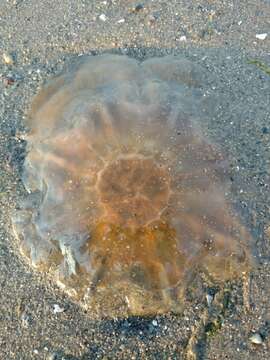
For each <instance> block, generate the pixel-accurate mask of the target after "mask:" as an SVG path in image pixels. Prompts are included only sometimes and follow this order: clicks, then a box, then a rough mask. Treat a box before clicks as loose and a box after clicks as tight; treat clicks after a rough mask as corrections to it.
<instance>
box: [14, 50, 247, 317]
mask: <svg viewBox="0 0 270 360" xmlns="http://www.w3.org/2000/svg"><path fill="white" fill-rule="evenodd" d="M201 75H202V73H201V70H200V69H199V68H198V67H196V66H195V65H194V64H193V63H192V62H190V61H188V60H186V59H183V58H179V57H172V56H168V57H164V58H154V59H149V60H146V61H144V62H138V61H136V60H134V59H131V58H128V57H125V56H117V55H102V56H96V57H86V58H82V59H80V60H78V62H77V63H75V64H73V66H71V67H70V69H69V71H67V72H66V73H65V74H63V75H60V76H58V77H57V78H55V79H54V80H52V81H51V82H50V83H49V85H48V86H47V87H45V88H44V89H43V90H42V91H41V92H40V93H39V94H38V95H37V97H36V99H35V100H34V102H33V105H32V110H31V113H30V116H29V124H28V125H29V128H30V131H29V134H28V135H27V156H26V159H25V163H24V173H23V183H24V185H25V187H26V189H27V191H28V196H27V198H26V200H25V201H24V202H23V204H22V205H21V207H20V209H17V211H16V213H15V215H14V216H13V228H14V232H15V234H16V237H17V239H18V241H19V245H20V249H21V251H22V253H23V254H24V255H25V256H26V257H27V258H28V259H29V261H30V263H31V264H32V265H33V266H34V267H36V268H38V269H39V270H41V271H46V272H47V273H48V274H49V275H50V276H51V277H53V278H54V279H55V280H56V281H57V283H58V284H59V285H60V286H61V287H62V288H64V289H65V291H66V292H68V293H69V294H70V295H71V296H72V297H73V298H74V299H77V300H78V301H79V302H80V303H81V304H83V305H84V306H86V307H87V308H88V309H89V311H93V312H95V313H98V314H100V315H101V316H125V315H128V314H133V315H147V314H154V313H161V312H165V311H178V310H179V309H180V308H181V300H182V296H183V295H182V294H183V291H184V290H185V288H186V286H187V285H188V282H189V279H190V278H191V277H192V275H193V274H194V272H195V271H196V270H198V269H201V270H203V271H205V272H207V273H209V274H210V275H211V276H212V277H213V278H214V279H216V280H217V281H222V280H226V279H230V278H232V277H234V276H235V275H237V274H239V273H240V272H241V271H245V270H246V269H247V267H248V266H249V261H250V260H249V258H250V257H249V250H248V243H249V241H250V235H249V233H248V232H247V231H246V229H245V228H244V226H243V225H242V224H241V222H240V220H239V219H237V217H236V216H235V213H234V212H233V210H232V207H231V205H230V204H229V203H228V200H227V193H228V191H229V181H228V179H229V176H228V171H227V162H226V159H224V158H223V156H222V154H221V152H220V151H219V150H218V148H217V147H216V146H214V145H213V144H212V143H211V142H209V141H208V140H207V139H206V138H205V137H204V136H203V135H202V132H201V131H200V127H199V123H200V121H202V120H203V118H204V117H205V116H206V110H207V109H206V103H205V102H204V97H203V96H202V94H201V91H200V88H201V85H202V84H201V81H202V80H201V79H202V76H201Z"/></svg>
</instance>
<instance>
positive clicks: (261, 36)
mask: <svg viewBox="0 0 270 360" xmlns="http://www.w3.org/2000/svg"><path fill="white" fill-rule="evenodd" d="M266 37H267V33H264V34H256V39H259V40H265V39H266Z"/></svg>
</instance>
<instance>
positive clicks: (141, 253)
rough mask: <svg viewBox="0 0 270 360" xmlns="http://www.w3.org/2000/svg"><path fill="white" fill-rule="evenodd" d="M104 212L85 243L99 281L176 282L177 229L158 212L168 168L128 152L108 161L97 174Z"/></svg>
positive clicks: (164, 201)
mask: <svg viewBox="0 0 270 360" xmlns="http://www.w3.org/2000/svg"><path fill="white" fill-rule="evenodd" d="M98 192H99V197H100V201H101V203H102V205H103V207H104V210H105V215H104V217H103V218H102V220H101V221H99V222H98V223H97V224H96V226H95V228H94V231H93V232H92V236H91V241H90V242H89V243H88V248H89V253H90V254H92V255H93V254H94V256H93V259H94V260H93V265H94V267H96V268H98V267H99V264H100V268H102V269H103V270H102V271H101V272H100V275H99V276H98V280H97V282H98V283H99V285H102V284H104V286H106V284H108V282H109V283H111V284H112V283H113V282H114V281H115V280H116V281H117V280H120V281H122V280H124V281H128V282H130V281H132V282H133V283H137V284H138V285H140V286H143V287H145V288H147V289H164V288H170V287H173V286H175V285H176V284H177V283H178V282H179V280H180V278H181V276H182V272H183V268H184V257H183V256H182V255H181V253H180V252H179V251H178V249H177V241H176V240H177V239H176V232H175V230H174V229H173V228H172V227H171V226H170V225H169V223H168V222H167V221H166V220H165V219H163V218H162V213H163V211H164V210H165V209H166V207H167V205H168V200H169V196H170V181H169V176H168V170H167V169H166V168H164V167H162V166H160V165H159V164H157V163H155V162H154V161H153V160H152V159H148V158H140V157H127V158H121V159H118V160H116V161H115V162H112V163H110V164H109V165H107V167H106V168H105V169H104V170H103V171H102V172H101V173H100V175H99V180H98Z"/></svg>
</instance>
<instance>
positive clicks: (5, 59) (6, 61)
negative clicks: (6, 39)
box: [2, 53, 14, 65]
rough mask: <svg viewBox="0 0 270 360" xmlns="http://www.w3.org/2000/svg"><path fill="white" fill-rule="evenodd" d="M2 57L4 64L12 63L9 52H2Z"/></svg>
mask: <svg viewBox="0 0 270 360" xmlns="http://www.w3.org/2000/svg"><path fill="white" fill-rule="evenodd" d="M2 57H3V61H4V63H5V64H7V65H12V64H13V63H14V61H13V57H12V56H11V55H10V54H7V53H4V54H3V56H2Z"/></svg>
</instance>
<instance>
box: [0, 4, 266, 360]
mask: <svg viewBox="0 0 270 360" xmlns="http://www.w3.org/2000/svg"><path fill="white" fill-rule="evenodd" d="M269 18H270V4H269V1H239V2H226V3H225V2H222V1H198V2H197V1H196V2H195V1H193V2H190V1H170V3H169V4H168V3H167V2H163V1H161V0H158V1H155V2H152V1H144V2H141V3H140V2H134V1H109V0H107V1H86V0H85V1H77V2H73V1H67V0H63V1H61V2H60V3H59V2H56V1H47V0H44V1H39V0H37V1H33V0H29V1H28V0H25V1H20V0H17V1H16V0H15V1H7V2H1V4H0V56H1V61H0V206H1V212H0V284H1V292H0V310H1V311H0V358H1V359H8V360H9V359H23V360H24V359H27V360H28V359H80V360H82V359H183V358H184V357H187V358H189V359H191V358H194V359H196V358H197V359H269V357H270V301H269V298H270V282H269V278H270V272H269V270H270V214H269V206H270V195H269V176H270V171H269V162H270V148H269V140H270V120H269V115H270V112H269V108H270V99H269V93H270V77H269V73H270V25H269ZM259 34H260V35H261V34H268V35H267V36H266V38H265V39H264V40H262V39H260V38H263V37H264V36H259V38H258V35H259ZM256 35H257V37H256ZM103 52H113V53H118V54H127V55H130V56H132V57H135V58H137V59H146V58H149V57H153V56H162V55H165V54H182V55H185V56H186V57H187V58H189V59H191V60H192V61H194V62H195V63H198V64H199V65H200V66H201V67H202V68H204V69H205V71H206V74H208V75H209V76H208V80H207V81H208V82H207V84H208V88H207V91H208V92H209V93H210V94H212V95H213V98H214V97H215V96H216V98H217V102H218V106H217V108H216V110H215V113H214V116H212V117H210V118H209V119H208V120H207V121H206V123H204V124H202V126H203V129H204V131H205V133H206V134H207V136H209V137H210V138H211V139H213V141H214V142H216V143H217V144H220V145H221V146H222V148H223V149H224V151H225V152H226V153H227V154H228V156H229V157H230V159H231V168H232V179H233V181H232V192H233V195H234V205H235V208H237V209H238V211H239V214H240V215H241V216H242V219H243V221H244V222H245V223H246V224H247V226H248V227H249V228H250V230H251V231H252V234H253V237H254V254H255V256H256V259H257V263H256V267H255V269H254V271H253V272H252V274H250V275H249V276H248V277H246V278H245V279H243V280H239V281H237V282H233V283H227V284H226V285H225V286H224V287H223V288H216V287H215V284H211V283H210V282H209V279H206V278H203V276H201V277H199V276H198V279H195V280H194V288H191V289H190V291H189V293H188V294H187V300H186V307H185V311H184V312H183V314H182V315H173V314H167V315H163V316H158V317H155V318H151V319H141V318H132V319H124V320H115V321H113V320H101V321H96V320H93V319H91V316H90V315H89V314H87V313H84V311H83V310H82V309H81V308H80V307H79V306H78V305H76V304H74V303H73V302H72V301H71V300H70V299H69V298H68V297H67V296H65V295H64V294H63V293H62V292H61V291H60V290H59V289H58V288H57V287H56V286H55V285H54V284H53V283H51V282H50V281H49V280H48V279H47V278H46V276H43V275H42V274H40V273H36V272H34V271H33V270H32V269H31V268H30V267H29V266H28V265H27V263H26V262H25V261H24V259H23V258H22V257H21V255H20V254H19V252H18V249H17V246H16V245H17V244H16V241H15V239H14V237H13V236H12V232H11V226H10V211H12V209H14V208H15V207H16V204H18V201H19V199H20V198H21V197H22V196H23V195H24V194H25V192H24V189H23V186H22V183H21V181H20V175H21V168H22V165H23V159H24V156H25V153H24V148H25V143H24V142H23V141H22V140H21V139H20V138H19V136H18V135H19V134H20V133H22V132H24V131H26V130H27V129H26V128H25V123H24V119H25V117H26V115H27V111H28V109H29V106H30V103H31V99H32V97H33V96H34V94H36V92H37V91H38V89H39V87H41V86H42V84H43V83H44V82H45V81H46V80H48V79H49V78H51V77H52V76H53V75H55V74H57V73H59V72H60V71H61V70H62V69H63V68H64V67H65V66H66V64H67V63H69V62H70V61H72V60H73V59H74V58H76V57H77V56H78V55H82V54H90V55H95V54H99V53H103ZM4 54H5V55H6V56H4V57H3V55H4ZM267 64H268V65H267ZM197 285H198V286H199V289H198V286H197ZM198 292H199V294H200V296H198ZM207 294H208V295H212V294H215V297H214V301H213V303H212V306H211V307H210V308H209V306H208V305H207V296H206V295H207ZM208 299H211V297H210V298H209V296H208ZM253 333H255V334H260V336H261V340H262V343H261V344H257V345H254V344H252V341H251V340H250V336H251V335H252V334H253ZM259 339H260V338H259Z"/></svg>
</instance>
